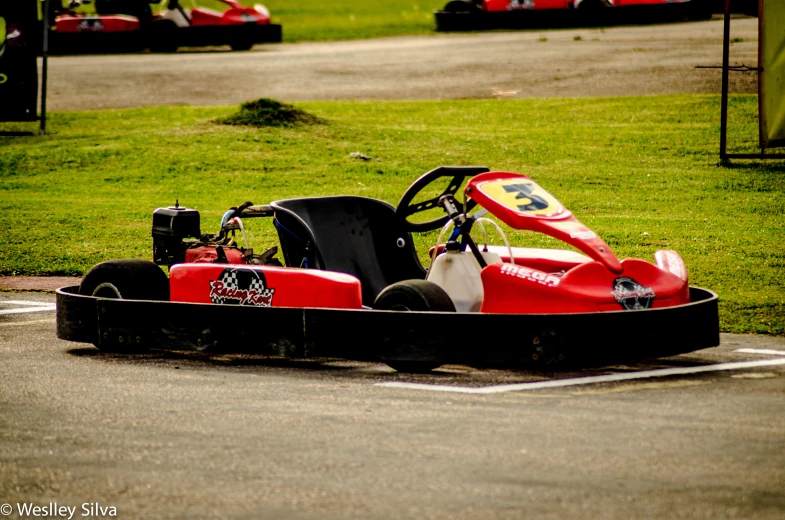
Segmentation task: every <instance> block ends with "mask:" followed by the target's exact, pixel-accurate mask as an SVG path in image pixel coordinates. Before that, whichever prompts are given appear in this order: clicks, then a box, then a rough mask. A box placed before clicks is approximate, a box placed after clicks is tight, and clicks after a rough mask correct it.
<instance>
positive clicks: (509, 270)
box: [502, 264, 561, 287]
mask: <svg viewBox="0 0 785 520" xmlns="http://www.w3.org/2000/svg"><path fill="white" fill-rule="evenodd" d="M502 274H506V275H510V276H515V277H516V278H523V279H524V280H529V281H530V282H537V283H540V284H542V285H545V286H547V287H558V286H559V283H560V282H561V279H560V278H559V277H558V276H553V275H552V274H546V273H543V272H541V271H535V270H533V269H528V268H526V267H521V266H518V265H512V264H504V265H503V266H502Z"/></svg>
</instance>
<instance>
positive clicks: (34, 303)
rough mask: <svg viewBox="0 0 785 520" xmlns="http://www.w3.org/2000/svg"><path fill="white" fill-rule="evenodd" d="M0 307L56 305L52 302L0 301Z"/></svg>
mask: <svg viewBox="0 0 785 520" xmlns="http://www.w3.org/2000/svg"><path fill="white" fill-rule="evenodd" d="M0 305H33V306H36V305H54V303H50V302H31V301H29V300H0Z"/></svg>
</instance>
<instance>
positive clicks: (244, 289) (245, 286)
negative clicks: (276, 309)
mask: <svg viewBox="0 0 785 520" xmlns="http://www.w3.org/2000/svg"><path fill="white" fill-rule="evenodd" d="M274 293H275V289H272V288H270V287H267V280H266V279H265V277H264V273H263V272H261V271H259V270H256V269H237V268H228V269H224V270H223V271H222V272H221V275H220V276H219V277H218V279H217V280H211V281H210V300H211V301H212V302H213V303H218V304H222V305H256V306H259V307H270V306H271V305H272V303H273V294H274Z"/></svg>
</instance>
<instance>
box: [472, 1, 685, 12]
mask: <svg viewBox="0 0 785 520" xmlns="http://www.w3.org/2000/svg"><path fill="white" fill-rule="evenodd" d="M610 1H611V5H613V6H614V7H620V6H626V5H645V4H646V5H651V4H670V3H681V2H687V1H689V0H610ZM574 4H575V0H484V1H483V3H482V10H483V11H488V12H500V11H517V10H519V9H536V10H538V11H540V10H544V9H572V7H573V5H574Z"/></svg>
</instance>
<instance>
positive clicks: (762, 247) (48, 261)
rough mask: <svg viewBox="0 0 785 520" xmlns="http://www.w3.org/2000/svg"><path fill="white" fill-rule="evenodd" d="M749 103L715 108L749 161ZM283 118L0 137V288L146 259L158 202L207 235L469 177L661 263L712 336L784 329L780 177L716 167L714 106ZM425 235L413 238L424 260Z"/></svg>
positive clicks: (65, 124)
mask: <svg viewBox="0 0 785 520" xmlns="http://www.w3.org/2000/svg"><path fill="white" fill-rule="evenodd" d="M756 102H757V99H756V97H754V96H751V97H748V96H735V97H732V99H731V116H732V118H731V124H730V128H731V130H732V131H733V132H732V134H731V135H730V137H729V139H730V146H731V147H732V148H733V149H734V151H741V150H745V149H747V150H749V151H752V150H753V148H754V144H755V143H753V142H749V143H748V144H747V145H742V143H743V142H744V141H745V136H754V135H755V124H756V113H757V112H756V110H757V106H756ZM297 106H298V107H299V108H302V109H304V110H307V111H309V112H310V113H312V114H314V115H316V116H318V117H319V118H321V119H324V120H325V121H326V123H325V124H319V125H314V126H298V127H289V128H250V127H238V126H228V125H221V124H217V123H216V122H215V121H216V120H217V119H219V118H226V117H227V116H229V115H230V114H232V113H234V112H236V110H237V108H238V107H209V108H206V107H165V108H144V109H133V110H107V111H92V112H65V113H53V114H51V118H50V121H49V128H50V134H49V135H46V136H35V137H2V138H0V219H2V222H3V240H2V243H1V244H2V245H0V275H12V274H30V275H37V274H52V275H54V274H75V275H78V274H83V273H85V272H86V270H87V269H89V268H90V267H91V266H92V265H94V264H95V263H97V262H100V261H102V260H105V259H109V258H118V257H130V256H133V257H140V258H150V257H151V237H150V226H151V215H152V212H153V211H154V210H155V209H156V208H157V207H160V206H167V205H170V204H173V203H174V202H175V200H179V202H180V204H181V205H184V206H187V207H192V208H196V209H198V210H199V211H200V212H201V214H202V229H203V231H204V232H208V231H210V232H217V228H218V224H219V220H220V216H221V215H222V213H223V212H224V211H225V210H226V209H228V208H229V207H231V206H233V205H237V204H239V203H241V202H243V201H246V200H250V201H252V202H254V203H256V204H261V203H267V202H270V201H273V200H276V199H283V198H288V197H298V196H314V195H330V194H351V195H363V196H368V197H375V198H379V199H382V200H386V201H388V202H390V203H392V204H397V202H398V200H399V198H400V196H401V194H402V193H403V191H404V190H405V188H406V187H407V186H408V185H409V184H410V183H411V182H412V181H413V180H414V179H416V178H417V177H418V176H419V175H421V174H422V173H424V172H426V171H428V170H430V169H432V168H434V167H437V166H440V165H467V164H472V165H485V166H488V167H490V168H492V169H496V170H507V171H514V172H520V173H525V174H527V175H529V176H531V177H532V178H533V179H535V180H536V181H537V182H539V183H540V184H541V185H542V186H543V187H544V188H545V189H547V190H549V191H550V192H551V193H553V194H554V195H555V196H556V197H557V198H559V199H560V200H561V201H562V202H563V203H564V204H565V205H566V206H567V207H568V208H570V209H571V210H572V211H573V212H574V213H575V214H576V215H577V217H578V218H579V219H580V220H581V221H583V222H584V223H585V224H587V225H588V226H589V227H591V228H593V229H594V230H595V231H596V232H597V233H598V234H600V236H602V237H603V238H604V239H605V240H606V241H607V242H608V244H609V245H610V246H611V247H612V248H614V250H615V252H616V253H617V255H618V256H619V257H621V258H624V257H638V258H644V259H649V260H652V259H653V257H652V255H653V254H654V252H655V251H656V250H658V249H675V250H677V251H679V252H680V253H681V254H682V256H683V257H684V259H685V261H686V263H687V266H688V268H689V269H690V275H691V280H690V281H691V283H692V284H694V285H699V286H702V287H707V288H710V289H712V290H714V291H716V292H718V293H719V294H720V297H721V318H722V327H723V330H726V331H733V332H755V333H770V334H779V335H782V334H785V327H784V326H783V325H784V323H783V322H784V321H785V319H784V318H783V316H785V290H784V289H783V286H784V285H785V270H783V263H784V260H785V248H783V236H785V221H784V220H783V218H782V215H783V214H784V213H785V166H784V165H783V163H782V162H769V163H760V162H749V161H747V162H739V163H738V164H735V163H734V164H733V165H732V166H731V167H720V166H718V152H717V141H718V135H717V128H718V116H719V97H718V96H695V95H682V96H653V97H623V98H598V99H550V100H543V99H538V100H465V101H439V102H431V101H428V102H337V103H301V104H297ZM14 128H15V127H14V126H13V125H10V124H4V125H0V130H6V131H8V130H13V129H14ZM747 141H749V139H747ZM745 147H746V148H745ZM356 151H357V152H362V153H364V154H366V155H368V156H371V157H373V158H374V160H371V161H363V160H359V159H355V158H353V157H351V155H350V154H351V153H352V152H356ZM249 227H250V228H251V233H252V237H253V238H252V245H255V246H256V248H257V249H261V248H264V247H267V246H270V245H274V244H276V243H277V237H276V236H275V233H274V230H273V228H272V225H271V223H270V222H269V221H267V220H264V221H254V222H252V223H251V224H250V225H249ZM510 235H511V240H512V241H513V242H514V243H515V244H517V245H522V246H526V245H530V246H543V245H545V246H557V247H558V246H559V243H554V242H553V241H552V240H550V239H547V238H542V237H539V236H537V235H533V234H530V233H525V232H510ZM435 239H436V234H435V233H431V234H429V235H427V236H424V237H420V238H418V247H419V250H420V251H421V252H422V258H423V261H424V262H427V257H426V254H425V252H426V250H427V248H428V247H429V246H430V245H432V244H433V242H434V241H435Z"/></svg>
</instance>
